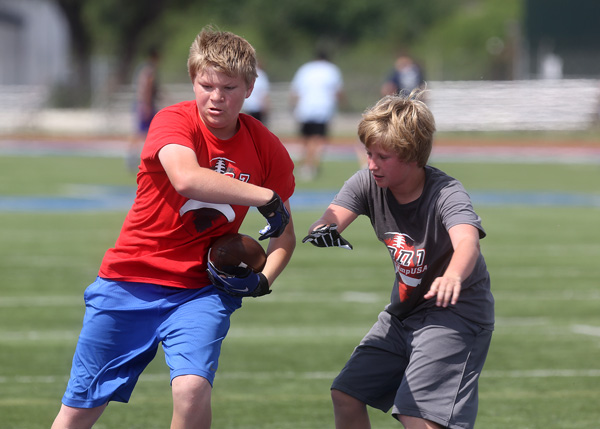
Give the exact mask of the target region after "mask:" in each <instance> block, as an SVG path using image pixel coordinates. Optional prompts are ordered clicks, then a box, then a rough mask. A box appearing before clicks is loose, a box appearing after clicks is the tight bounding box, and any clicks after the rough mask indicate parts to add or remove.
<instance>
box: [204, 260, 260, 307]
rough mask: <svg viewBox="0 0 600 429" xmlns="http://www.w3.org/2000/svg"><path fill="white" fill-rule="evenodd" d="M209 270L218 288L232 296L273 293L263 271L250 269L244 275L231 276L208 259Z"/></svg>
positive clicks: (256, 295) (255, 295)
mask: <svg viewBox="0 0 600 429" xmlns="http://www.w3.org/2000/svg"><path fill="white" fill-rule="evenodd" d="M207 272H208V277H209V278H210V281H211V282H212V284H213V285H214V286H215V287H216V288H217V289H221V290H222V291H223V292H225V293H227V294H229V295H232V296H238V297H244V296H252V297H254V298H256V297H259V296H263V295H267V294H269V293H271V289H269V281H268V280H267V278H266V277H265V275H264V274H263V273H255V272H252V271H250V272H249V273H248V274H247V275H245V276H243V277H242V276H239V277H236V276H230V275H227V274H225V273H223V272H221V271H219V270H218V269H217V268H216V267H215V266H214V265H213V263H212V262H210V261H208V269H207Z"/></svg>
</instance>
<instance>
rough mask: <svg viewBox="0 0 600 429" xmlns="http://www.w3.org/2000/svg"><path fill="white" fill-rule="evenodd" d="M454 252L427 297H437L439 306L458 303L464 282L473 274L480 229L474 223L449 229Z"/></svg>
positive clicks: (477, 253) (478, 248)
mask: <svg viewBox="0 0 600 429" xmlns="http://www.w3.org/2000/svg"><path fill="white" fill-rule="evenodd" d="M448 233H449V234H450V240H451V241H452V247H453V248H454V254H453V255H452V259H450V264H449V265H448V268H446V271H445V272H444V275H443V276H442V277H438V278H436V279H435V280H434V281H433V283H432V284H431V288H430V289H429V292H427V293H426V294H425V296H424V297H425V299H429V298H433V297H436V305H437V306H438V307H447V306H448V304H452V305H454V304H456V303H457V302H458V297H459V296H460V292H461V287H462V282H463V280H464V279H466V278H467V277H469V275H471V272H473V268H474V267H475V263H476V262H477V258H478V257H479V253H480V247H479V231H478V230H477V228H475V227H474V226H472V225H466V224H462V225H456V226H453V227H452V228H450V229H449V230H448Z"/></svg>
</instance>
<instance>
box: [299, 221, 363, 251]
mask: <svg viewBox="0 0 600 429" xmlns="http://www.w3.org/2000/svg"><path fill="white" fill-rule="evenodd" d="M307 241H308V242H309V243H310V244H312V245H313V246H317V247H341V248H342V249H348V250H352V245H351V244H350V243H349V242H348V241H347V240H345V239H344V238H343V237H342V236H341V235H340V233H339V232H338V230H337V225H336V224H335V223H332V224H331V225H323V226H320V227H318V228H315V229H313V230H312V231H311V232H310V234H308V235H307V236H306V237H304V238H303V239H302V242H303V243H306V242H307Z"/></svg>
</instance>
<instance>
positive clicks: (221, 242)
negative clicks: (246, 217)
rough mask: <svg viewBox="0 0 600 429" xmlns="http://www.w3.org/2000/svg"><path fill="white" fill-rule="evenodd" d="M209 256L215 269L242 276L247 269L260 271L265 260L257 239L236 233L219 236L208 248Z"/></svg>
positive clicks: (265, 255) (265, 257) (265, 256)
mask: <svg viewBox="0 0 600 429" xmlns="http://www.w3.org/2000/svg"><path fill="white" fill-rule="evenodd" d="M209 258H210V261H211V262H212V263H213V265H214V266H215V268H216V269H217V270H219V271H222V272H224V273H227V274H229V275H233V276H244V275H246V274H248V269H251V270H252V271H254V272H255V273H258V272H261V271H262V269H263V268H264V267H265V263H266V262H267V254H266V253H265V250H264V249H263V247H262V246H261V244H260V243H259V242H258V241H256V240H255V239H254V238H252V237H250V236H249V235H245V234H237V233H235V234H226V235H223V236H222V237H219V238H218V239H217V240H216V241H215V242H214V243H213V245H212V247H211V248H210V253H209Z"/></svg>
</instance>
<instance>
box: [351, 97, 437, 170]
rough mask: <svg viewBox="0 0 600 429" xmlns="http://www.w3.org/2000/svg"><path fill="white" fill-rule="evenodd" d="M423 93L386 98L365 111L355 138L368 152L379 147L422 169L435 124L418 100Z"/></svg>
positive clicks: (429, 149) (426, 108)
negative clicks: (374, 147) (375, 144)
mask: <svg viewBox="0 0 600 429" xmlns="http://www.w3.org/2000/svg"><path fill="white" fill-rule="evenodd" d="M423 93H424V91H423V90H422V89H415V90H413V92H411V93H410V95H405V94H395V95H386V96H385V97H383V98H382V99H381V100H379V101H378V102H377V103H376V104H375V105H374V106H373V107H371V108H369V109H367V110H366V111H365V112H364V113H363V115H362V120H361V121H360V124H359V125H358V137H359V138H360V141H361V142H362V144H364V145H365V147H366V148H367V149H368V148H369V147H370V146H371V145H372V144H374V143H378V144H380V145H381V146H382V147H383V148H384V149H386V150H390V151H393V152H395V153H396V155H398V157H399V158H400V159H402V160H403V161H405V162H415V161H416V162H417V165H418V166H419V167H424V166H425V165H426V164H427V161H428V160H429V155H430V154H431V148H432V146H433V134H434V133H435V120H434V118H433V114H432V113H431V111H430V110H429V107H427V105H426V104H425V103H424V102H423V101H422V100H421V98H422V96H423Z"/></svg>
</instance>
